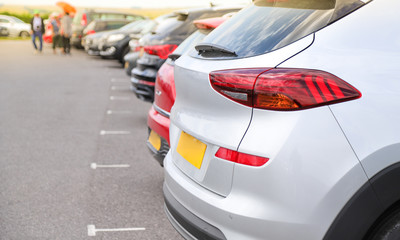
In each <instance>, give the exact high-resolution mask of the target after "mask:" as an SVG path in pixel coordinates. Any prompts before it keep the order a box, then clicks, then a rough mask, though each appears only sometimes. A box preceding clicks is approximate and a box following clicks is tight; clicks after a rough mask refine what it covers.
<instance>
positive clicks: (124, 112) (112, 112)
mask: <svg viewBox="0 0 400 240" xmlns="http://www.w3.org/2000/svg"><path fill="white" fill-rule="evenodd" d="M107 114H108V115H111V114H132V111H112V110H108V111H107Z"/></svg>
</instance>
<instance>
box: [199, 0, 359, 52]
mask: <svg viewBox="0 0 400 240" xmlns="http://www.w3.org/2000/svg"><path fill="white" fill-rule="evenodd" d="M337 1H340V2H341V3H344V4H336V1H335V0H285V1H282V0H256V1H254V2H253V4H252V5H250V6H249V7H247V8H245V9H243V10H242V11H240V12H239V13H237V14H236V15H235V16H233V17H232V19H230V20H228V21H227V22H226V23H224V24H222V25H221V26H220V27H218V28H217V29H215V30H214V31H213V32H212V33H211V34H210V35H208V36H207V37H206V38H205V39H204V41H203V43H206V44H207V43H210V44H213V45H219V46H222V47H224V48H226V49H229V50H231V51H234V52H235V53H236V54H237V57H239V58H241V57H251V56H256V55H259V54H263V53H267V52H270V51H273V50H276V49H279V48H281V47H284V46H286V45H288V44H290V43H293V42H294V41H297V40H299V39H300V38H302V37H305V36H307V35H309V34H310V33H313V32H315V31H317V30H319V29H321V28H323V27H325V26H326V25H328V24H329V23H331V22H332V21H333V20H336V19H338V18H340V17H341V16H343V15H345V14H346V13H348V12H350V11H352V10H354V9H356V8H358V7H359V6H360V5H362V4H363V2H361V1H359V0H344V1H343V0H337ZM335 7H336V8H335ZM338 7H339V8H340V9H338ZM345 7H346V9H344V8H345ZM338 12H340V13H338Z"/></svg>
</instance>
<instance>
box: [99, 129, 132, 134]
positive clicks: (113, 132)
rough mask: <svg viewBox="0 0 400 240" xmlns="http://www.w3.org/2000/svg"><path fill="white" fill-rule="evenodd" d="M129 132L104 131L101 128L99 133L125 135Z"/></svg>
mask: <svg viewBox="0 0 400 240" xmlns="http://www.w3.org/2000/svg"><path fill="white" fill-rule="evenodd" d="M126 134H131V132H129V131H105V130H101V131H100V135H126Z"/></svg>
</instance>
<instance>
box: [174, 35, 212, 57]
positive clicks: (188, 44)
mask: <svg viewBox="0 0 400 240" xmlns="http://www.w3.org/2000/svg"><path fill="white" fill-rule="evenodd" d="M210 31H211V30H202V31H200V30H197V31H196V32H194V33H192V35H190V36H189V37H188V38H186V39H185V41H183V42H182V43H181V44H180V45H179V47H178V48H177V49H175V51H174V54H178V55H182V54H184V53H185V52H187V51H189V50H190V49H192V48H194V46H195V45H196V44H197V43H199V42H200V41H201V40H203V38H204V37H205V36H207V34H208V33H209V32H210Z"/></svg>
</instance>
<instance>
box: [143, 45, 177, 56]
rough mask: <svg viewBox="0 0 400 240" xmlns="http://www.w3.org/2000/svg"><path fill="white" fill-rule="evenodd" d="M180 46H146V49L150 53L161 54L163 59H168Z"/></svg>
mask: <svg viewBox="0 0 400 240" xmlns="http://www.w3.org/2000/svg"><path fill="white" fill-rule="evenodd" d="M177 47H178V46H177V45H174V44H165V45H154V46H145V47H144V51H145V52H146V53H148V54H150V55H156V56H159V57H160V58H161V59H167V58H168V55H169V54H170V53H172V52H173V51H174V50H175V49H176V48H177Z"/></svg>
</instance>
